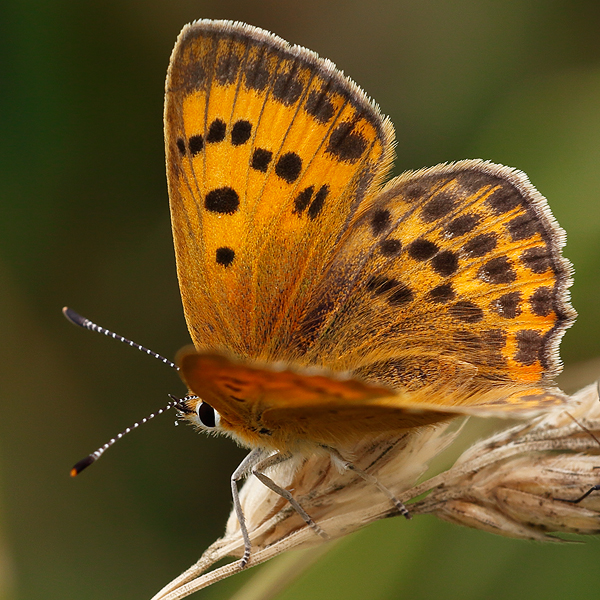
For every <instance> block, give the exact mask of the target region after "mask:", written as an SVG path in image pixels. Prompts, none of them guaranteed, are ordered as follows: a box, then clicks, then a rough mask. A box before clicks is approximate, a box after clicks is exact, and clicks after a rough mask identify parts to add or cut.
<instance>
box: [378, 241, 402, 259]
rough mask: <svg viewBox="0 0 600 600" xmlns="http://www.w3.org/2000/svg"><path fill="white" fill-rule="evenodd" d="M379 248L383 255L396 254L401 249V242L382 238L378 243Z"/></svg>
mask: <svg viewBox="0 0 600 600" xmlns="http://www.w3.org/2000/svg"><path fill="white" fill-rule="evenodd" d="M379 250H380V252H381V254H383V255H384V256H397V255H398V254H400V250H402V242H401V241H400V240H393V239H389V240H383V242H381V244H379Z"/></svg>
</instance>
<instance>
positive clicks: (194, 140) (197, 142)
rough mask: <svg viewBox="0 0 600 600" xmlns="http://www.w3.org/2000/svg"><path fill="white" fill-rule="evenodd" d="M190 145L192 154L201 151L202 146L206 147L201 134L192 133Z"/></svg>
mask: <svg viewBox="0 0 600 600" xmlns="http://www.w3.org/2000/svg"><path fill="white" fill-rule="evenodd" d="M188 146H189V148H190V153H191V155H192V156H195V155H196V154H198V153H199V152H202V148H204V140H203V139H202V136H201V135H192V136H191V137H190V139H189V140H188Z"/></svg>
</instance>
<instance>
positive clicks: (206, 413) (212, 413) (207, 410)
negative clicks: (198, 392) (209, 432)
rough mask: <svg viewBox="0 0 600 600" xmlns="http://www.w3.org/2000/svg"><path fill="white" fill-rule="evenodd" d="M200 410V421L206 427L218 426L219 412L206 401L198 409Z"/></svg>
mask: <svg viewBox="0 0 600 600" xmlns="http://www.w3.org/2000/svg"><path fill="white" fill-rule="evenodd" d="M196 410H197V411H198V418H199V419H200V423H202V425H204V427H209V428H212V427H216V426H217V425H218V423H219V413H217V411H216V410H215V409H214V408H213V407H212V406H211V405H210V404H207V403H206V402H201V403H200V404H199V405H198V408H197V409H196Z"/></svg>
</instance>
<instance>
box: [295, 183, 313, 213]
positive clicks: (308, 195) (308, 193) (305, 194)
mask: <svg viewBox="0 0 600 600" xmlns="http://www.w3.org/2000/svg"><path fill="white" fill-rule="evenodd" d="M314 193H315V186H314V185H311V186H309V187H307V188H304V189H303V190H302V191H301V192H300V193H299V194H298V195H297V196H296V198H295V200H294V213H295V214H299V215H301V214H302V213H303V212H304V211H305V210H306V207H307V206H308V204H309V203H310V201H311V199H312V196H313V194H314Z"/></svg>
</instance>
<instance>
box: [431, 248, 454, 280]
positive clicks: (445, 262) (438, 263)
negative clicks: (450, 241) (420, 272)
mask: <svg viewBox="0 0 600 600" xmlns="http://www.w3.org/2000/svg"><path fill="white" fill-rule="evenodd" d="M431 266H432V267H433V270H434V271H435V272H436V273H438V274H439V275H442V276H443V277H448V276H450V275H453V274H454V273H456V270H457V269H458V256H456V254H455V253H454V252H451V251H450V250H445V251H444V252H440V253H439V254H436V255H435V256H434V257H433V258H432V259H431Z"/></svg>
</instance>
